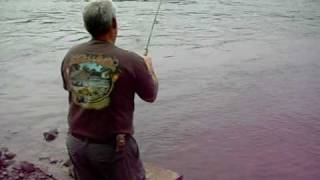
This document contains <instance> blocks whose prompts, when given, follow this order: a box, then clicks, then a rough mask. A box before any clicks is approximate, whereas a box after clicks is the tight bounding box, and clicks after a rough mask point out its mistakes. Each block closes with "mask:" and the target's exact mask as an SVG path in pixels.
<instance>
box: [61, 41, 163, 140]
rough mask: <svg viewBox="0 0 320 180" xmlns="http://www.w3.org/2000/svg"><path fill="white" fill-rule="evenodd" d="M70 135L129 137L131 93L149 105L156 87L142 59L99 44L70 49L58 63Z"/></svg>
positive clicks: (93, 42) (91, 42)
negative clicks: (67, 94)
mask: <svg viewBox="0 0 320 180" xmlns="http://www.w3.org/2000/svg"><path fill="white" fill-rule="evenodd" d="M61 71H62V77H63V82H64V88H65V89H66V90H67V91H69V104H70V107H69V117H68V122H69V128H70V132H71V133H74V134H78V135H82V136H86V137H90V138H96V139H104V138H108V137H110V136H112V135H114V134H116V133H129V134H133V111H134V97H135V93H137V94H138V95H139V97H140V98H142V99H143V100H145V101H148V102H152V101H154V100H155V98H156V96H157V91H158V87H157V84H156V83H155V82H154V81H153V79H152V75H151V73H150V72H149V71H148V69H147V66H146V64H145V63H144V61H143V58H142V57H141V56H139V55H137V54H135V53H132V52H129V51H126V50H123V49H120V48H118V47H116V46H115V45H113V44H111V43H107V42H103V41H97V40H91V41H89V42H87V43H83V44H80V45H78V46H76V47H73V48H72V49H71V50H70V51H69V52H68V53H67V54H66V56H65V58H64V60H63V62H62V67H61Z"/></svg>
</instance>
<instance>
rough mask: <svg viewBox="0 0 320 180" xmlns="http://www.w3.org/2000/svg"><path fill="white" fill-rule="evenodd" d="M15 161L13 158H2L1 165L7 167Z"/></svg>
mask: <svg viewBox="0 0 320 180" xmlns="http://www.w3.org/2000/svg"><path fill="white" fill-rule="evenodd" d="M15 162H16V161H15V160H4V161H3V162H2V166H3V167H9V166H11V165H13V164H14V163H15Z"/></svg>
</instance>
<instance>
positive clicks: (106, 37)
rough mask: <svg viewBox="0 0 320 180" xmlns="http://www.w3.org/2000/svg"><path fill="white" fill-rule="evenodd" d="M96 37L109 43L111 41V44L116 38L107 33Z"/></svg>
mask: <svg viewBox="0 0 320 180" xmlns="http://www.w3.org/2000/svg"><path fill="white" fill-rule="evenodd" d="M94 39H96V40H98V41H104V42H108V43H111V44H114V43H115V38H114V37H113V36H112V35H111V34H105V35H102V36H99V37H96V38H94Z"/></svg>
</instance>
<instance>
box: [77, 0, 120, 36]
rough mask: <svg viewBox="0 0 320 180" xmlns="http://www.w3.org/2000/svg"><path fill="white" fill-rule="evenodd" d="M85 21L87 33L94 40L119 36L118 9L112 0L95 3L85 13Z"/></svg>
mask: <svg viewBox="0 0 320 180" xmlns="http://www.w3.org/2000/svg"><path fill="white" fill-rule="evenodd" d="M83 21H84V25H85V27H86V29H87V31H88V32H89V33H90V34H91V35H92V37H93V38H95V39H99V38H104V37H106V36H108V37H109V38H111V39H112V38H113V41H115V38H116V36H117V21H116V8H115V6H114V4H113V3H112V1H111V0H100V1H94V2H92V3H90V4H89V5H87V6H86V7H85V9H84V11H83Z"/></svg>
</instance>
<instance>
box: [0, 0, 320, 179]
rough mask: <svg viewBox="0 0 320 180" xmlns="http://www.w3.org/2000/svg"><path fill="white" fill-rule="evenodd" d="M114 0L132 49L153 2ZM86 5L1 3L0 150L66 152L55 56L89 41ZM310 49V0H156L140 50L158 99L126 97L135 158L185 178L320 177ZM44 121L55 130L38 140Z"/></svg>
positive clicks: (313, 34)
mask: <svg viewBox="0 0 320 180" xmlns="http://www.w3.org/2000/svg"><path fill="white" fill-rule="evenodd" d="M115 3H116V5H117V8H118V12H117V13H118V15H117V16H118V17H117V18H118V21H119V22H118V23H119V37H118V41H117V45H118V46H119V47H123V48H126V49H129V50H132V51H136V52H140V53H142V52H143V49H144V46H145V44H146V40H147V35H148V33H149V29H150V27H151V24H152V21H153V17H154V13H155V11H156V8H157V5H158V2H157V1H121V2H115ZM85 4H87V2H85V1H79V0H47V1H42V0H28V1H25V0H15V1H13V0H0V55H1V56H0V64H1V66H0V76H1V81H0V117H1V118H0V146H8V147H9V148H10V149H12V150H13V151H15V152H17V153H18V154H19V158H21V159H26V160H30V161H33V162H37V159H38V157H39V156H45V155H50V156H61V154H65V144H64V137H65V134H66V132H67V122H66V117H67V93H66V92H65V91H64V90H63V88H62V82H61V77H60V63H61V61H62V58H63V56H64V55H65V53H66V52H67V51H68V49H69V48H70V47H72V46H73V45H76V44H79V43H81V42H85V41H87V40H89V39H90V37H89V35H88V34H87V33H86V31H85V29H84V28H83V24H82V18H81V11H82V8H83V7H84V5H85ZM319 52H320V1H318V0H283V1H279V0H268V1H265V0H167V1H164V2H163V4H162V6H161V11H160V14H159V17H158V22H157V24H156V26H155V30H154V35H153V37H152V41H151V46H150V54H151V55H152V57H153V61H154V66H155V69H156V72H157V74H158V77H159V81H160V91H159V97H158V100H157V102H156V103H154V104H152V105H150V104H148V103H144V102H142V101H141V100H138V98H137V102H136V103H137V105H136V111H135V130H136V133H135V136H136V138H137V140H138V142H139V144H140V150H141V153H142V157H143V159H144V161H147V162H153V163H156V164H159V165H161V166H163V167H166V168H169V169H173V170H175V171H177V172H179V173H181V174H183V175H184V176H185V179H187V180H319V179H320V70H319V69H320V55H319ZM50 128H58V129H59V131H60V136H59V138H58V139H57V140H56V141H54V142H52V143H45V142H44V141H43V139H42V132H43V131H45V130H47V129H50ZM43 164H44V163H43ZM44 166H45V164H44Z"/></svg>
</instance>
